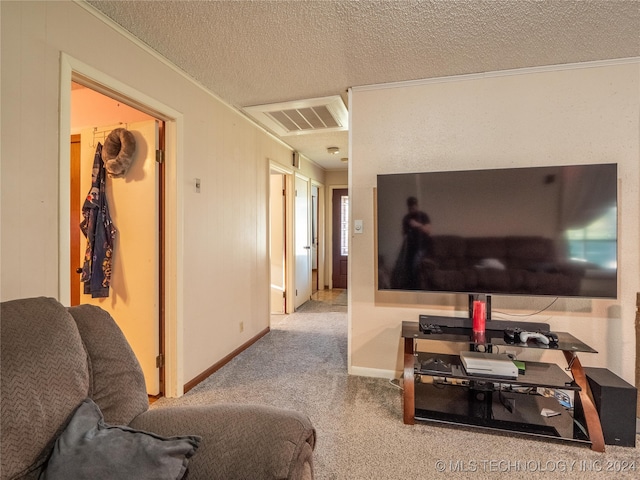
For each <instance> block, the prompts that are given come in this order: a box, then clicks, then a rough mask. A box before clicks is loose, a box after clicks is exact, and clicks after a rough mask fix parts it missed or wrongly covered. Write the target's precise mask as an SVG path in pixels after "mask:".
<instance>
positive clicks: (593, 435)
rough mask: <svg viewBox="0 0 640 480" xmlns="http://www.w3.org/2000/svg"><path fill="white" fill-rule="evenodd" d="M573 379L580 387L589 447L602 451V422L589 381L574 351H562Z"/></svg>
mask: <svg viewBox="0 0 640 480" xmlns="http://www.w3.org/2000/svg"><path fill="white" fill-rule="evenodd" d="M563 353H564V356H565V358H566V359H567V363H569V367H570V368H571V373H572V374H573V379H574V380H575V382H576V383H577V384H578V386H579V387H580V392H578V394H579V395H580V402H581V403H582V410H583V412H584V420H585V422H586V424H587V432H588V433H589V440H591V449H592V450H594V451H596V452H604V434H603V433H602V424H601V423H600V416H599V415H598V411H597V410H596V406H595V403H594V402H593V396H592V394H591V389H590V388H589V382H588V381H587V376H586V375H585V373H584V370H583V369H582V364H581V363H580V359H579V358H578V357H577V356H576V355H575V353H574V352H568V351H565V352H563Z"/></svg>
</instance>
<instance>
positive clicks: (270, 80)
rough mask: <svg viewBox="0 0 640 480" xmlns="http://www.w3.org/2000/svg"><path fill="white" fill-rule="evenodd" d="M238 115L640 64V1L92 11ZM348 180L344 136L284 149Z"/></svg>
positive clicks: (105, 6)
mask: <svg viewBox="0 0 640 480" xmlns="http://www.w3.org/2000/svg"><path fill="white" fill-rule="evenodd" d="M88 3H89V4H91V5H92V6H93V7H95V8H96V9H98V10H100V11H102V12H103V13H104V14H105V15H107V16H108V17H110V18H111V19H113V20H114V21H115V22H116V23H118V24H120V25H121V26H122V27H123V28H124V29H126V30H128V31H129V32H131V33H132V34H133V35H135V36H136V37H138V38H139V39H140V40H142V41H143V42H144V43H146V44H147V45H149V46H150V47H151V48H152V49H154V50H156V51H157V52H159V53H160V54H161V55H163V56H164V57H166V58H167V59H169V60H170V61H171V62H172V63H174V64H175V65H177V66H178V67H180V68H181V69H182V70H184V71H185V72H186V73H188V74H189V75H190V76H191V77H193V78H194V79H195V80H197V81H198V82H199V83H201V84H202V85H203V86H205V87H206V88H207V89H209V90H211V91H212V92H214V93H215V94H216V95H217V96H219V97H220V98H222V99H224V100H225V101H227V102H228V103H229V104H231V105H233V106H235V107H237V108H240V109H241V108H242V107H247V106H252V105H262V104H267V103H275V102H284V101H291V100H301V99H306V98H315V97H323V96H328V95H336V94H340V95H342V96H343V97H345V98H346V91H347V89H348V88H349V87H353V86H360V85H370V84H378V83H388V82H396V81H404V80H414V79H426V78H434V77H442V76H450V75H460V74H470V73H479V72H488V71H499V70H509V69H515V68H524V67H536V66H544V65H559V64H567V63H576V62H585V61H595V60H606V59H615V58H626V57H636V56H640V0H626V1H625V0H620V1H618V0H611V1H607V0H586V1H572V0H550V1H528V0H510V1H502V0H495V1H486V0H483V1H480V0H459V1H454V0H438V1H425V0H398V1H391V0H385V1H375V0H372V1H346V0H336V1H331V0H312V1H308V0H297V1H288V0H280V1H259V0H255V1H242V0H236V1H141V0H135V1H126V0H125V1H123V0H118V1H100V0H88ZM284 141H285V142H286V143H288V144H289V145H291V146H292V147H293V148H295V149H296V150H298V151H300V152H301V153H302V154H303V155H305V156H306V157H308V158H310V159H311V160H314V161H316V162H317V163H319V164H320V165H323V166H325V167H326V168H344V164H342V163H340V161H339V158H336V157H335V156H331V155H328V154H327V152H326V148H327V147H329V146H334V145H335V146H339V147H340V148H341V150H342V152H341V154H340V155H338V157H341V156H346V151H347V142H348V134H347V133H346V132H338V133H324V134H308V135H300V136H296V137H287V138H285V139H284Z"/></svg>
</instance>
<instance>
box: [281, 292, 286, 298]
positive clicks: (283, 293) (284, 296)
mask: <svg viewBox="0 0 640 480" xmlns="http://www.w3.org/2000/svg"><path fill="white" fill-rule="evenodd" d="M282 298H287V292H285V291H284V290H283V291H282Z"/></svg>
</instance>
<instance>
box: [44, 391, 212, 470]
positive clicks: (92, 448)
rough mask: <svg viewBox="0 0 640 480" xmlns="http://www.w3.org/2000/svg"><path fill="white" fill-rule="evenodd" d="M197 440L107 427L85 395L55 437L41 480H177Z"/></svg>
mask: <svg viewBox="0 0 640 480" xmlns="http://www.w3.org/2000/svg"><path fill="white" fill-rule="evenodd" d="M199 442H200V437H197V436H181V437H170V438H165V437H161V436H159V435H155V434H153V433H148V432H143V431H140V430H134V429H132V428H129V427H125V426H112V425H107V424H105V423H104V420H103V416H102V413H101V412H100V409H99V408H98V406H97V405H96V404H95V403H94V402H93V400H91V399H89V398H88V399H86V400H85V401H84V402H83V403H82V404H81V405H80V406H79V407H78V409H77V410H76V412H75V413H74V414H73V417H72V418H71V421H70V422H69V425H68V426H67V428H66V429H65V430H64V432H63V433H62V435H60V437H59V438H58V439H57V440H56V443H55V447H54V449H53V453H52V455H51V458H50V459H49V462H48V464H47V468H46V469H45V471H44V472H43V474H42V475H41V476H40V480H58V479H60V480H68V479H71V478H73V479H74V480H84V479H87V480H88V479H91V480H121V479H124V478H135V479H138V480H146V479H148V480H164V479H167V480H180V479H181V478H183V476H184V474H185V473H186V471H187V466H188V462H189V459H190V458H191V457H192V456H193V454H194V453H195V452H196V449H197V448H198V445H199Z"/></svg>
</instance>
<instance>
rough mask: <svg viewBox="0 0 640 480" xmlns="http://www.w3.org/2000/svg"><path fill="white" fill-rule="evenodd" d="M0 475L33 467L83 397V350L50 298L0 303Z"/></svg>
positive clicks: (69, 322) (85, 389) (68, 319)
mask: <svg viewBox="0 0 640 480" xmlns="http://www.w3.org/2000/svg"><path fill="white" fill-rule="evenodd" d="M0 309H1V313H0V314H1V316H2V322H0V324H1V330H0V332H1V333H0V340H1V345H0V352H1V358H0V365H2V374H1V377H2V378H1V393H0V395H1V397H2V402H1V411H2V449H1V451H0V457H1V458H2V465H1V468H0V470H1V471H2V479H7V478H15V477H17V476H19V475H25V474H27V473H28V472H29V471H31V470H36V469H38V468H39V466H40V465H42V464H43V463H44V461H45V459H46V456H47V455H48V453H49V452H50V450H51V448H52V446H53V442H54V440H55V438H56V437H57V436H58V434H59V433H60V432H61V431H62V430H63V429H64V427H65V425H66V423H67V422H68V420H69V417H70V416H71V415H72V414H73V411H74V410H75V409H76V408H77V406H78V405H79V404H80V403H81V402H82V401H83V400H84V399H85V398H86V397H87V393H88V391H89V373H88V367H87V354H86V352H85V350H84V347H83V345H82V340H81V339H80V334H79V333H78V329H77V327H76V324H75V322H74V321H73V318H71V315H69V313H68V312H67V310H66V308H64V307H63V306H62V305H60V304H59V303H58V302H57V301H56V300H54V299H53V298H43V297H40V298H30V299H22V300H13V301H9V302H4V303H2V304H1V308H0Z"/></svg>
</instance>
